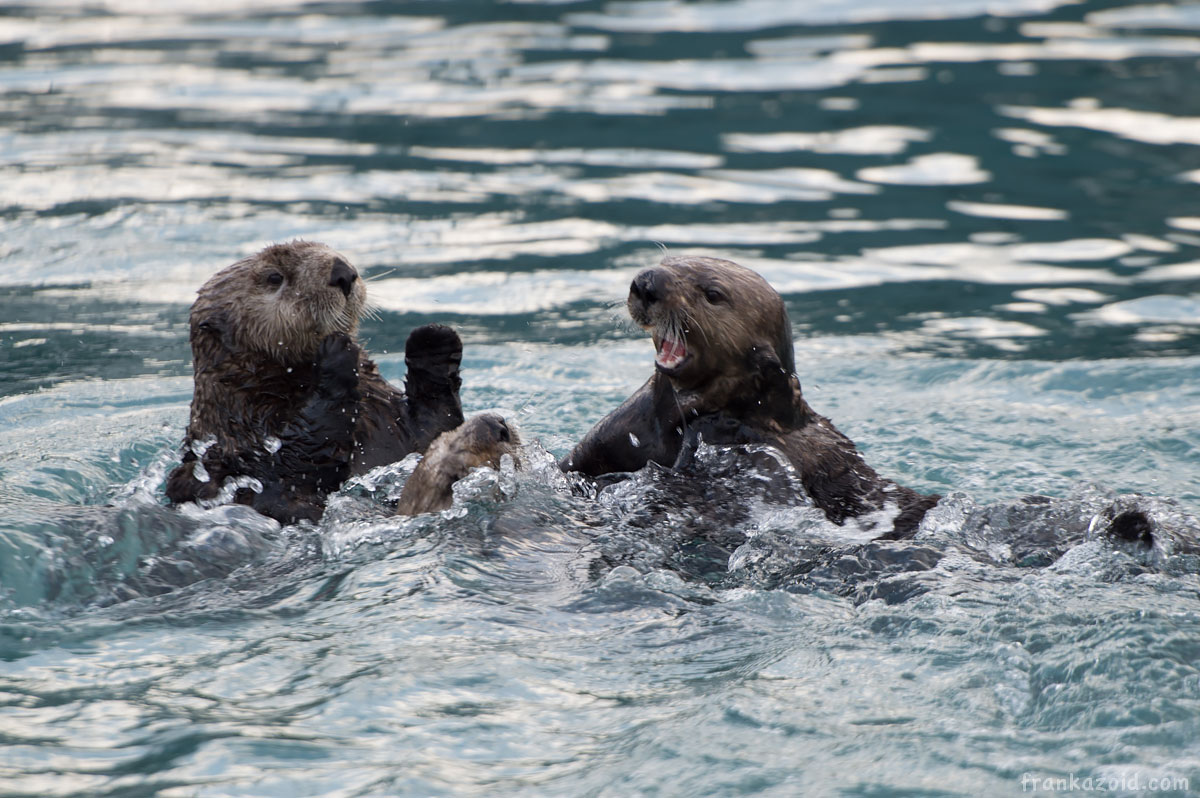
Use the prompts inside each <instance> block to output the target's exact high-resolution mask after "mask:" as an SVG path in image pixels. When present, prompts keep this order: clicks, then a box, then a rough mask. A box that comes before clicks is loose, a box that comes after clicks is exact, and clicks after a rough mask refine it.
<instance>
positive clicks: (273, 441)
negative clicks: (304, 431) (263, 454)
mask: <svg viewBox="0 0 1200 798" xmlns="http://www.w3.org/2000/svg"><path fill="white" fill-rule="evenodd" d="M281 446H283V441H281V440H279V439H278V438H276V437H275V436H274V435H268V436H267V437H266V438H265V439H264V440H263V448H264V449H266V450H267V454H275V452H277V451H279V448H280V447H281Z"/></svg>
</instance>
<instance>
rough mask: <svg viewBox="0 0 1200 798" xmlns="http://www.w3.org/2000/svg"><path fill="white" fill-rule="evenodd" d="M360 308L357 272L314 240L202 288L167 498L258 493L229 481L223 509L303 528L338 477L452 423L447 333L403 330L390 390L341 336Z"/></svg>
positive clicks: (259, 258)
mask: <svg viewBox="0 0 1200 798" xmlns="http://www.w3.org/2000/svg"><path fill="white" fill-rule="evenodd" d="M338 276H340V279H341V282H340V283H339V284H336V285H335V284H334V282H333V280H334V279H335V278H338ZM365 309H366V293H365V288H364V287H363V283H362V280H361V279H359V278H358V275H357V272H355V271H354V270H353V267H352V266H350V265H349V263H348V262H347V261H346V260H345V259H344V258H342V256H340V255H339V254H338V253H336V252H334V251H333V250H332V249H330V248H329V247H326V246H325V245H323V244H319V243H315V242H304V241H295V242H291V243H288V244H279V245H275V246H271V247H267V248H266V249H264V250H263V251H261V252H259V253H258V254H256V255H254V256H252V257H249V258H245V259H243V260H240V261H238V262H237V263H234V264H233V265H232V266H229V267H227V268H226V269H224V270H222V271H221V272H218V273H217V274H216V275H214V276H213V277H212V279H210V280H209V281H208V282H207V283H205V285H204V286H203V287H202V288H201V289H200V291H199V294H198V296H197V299H196V301H195V303H194V304H193V306H192V312H191V343H192V357H193V364H194V370H195V389H194V395H193V398H192V406H191V418H190V421H189V423H188V429H187V432H186V435H185V437H184V441H183V462H182V464H181V465H180V466H179V467H177V468H176V469H175V470H174V471H173V472H172V473H171V474H170V476H169V477H168V479H167V489H166V492H167V497H168V498H169V499H170V500H171V501H172V502H174V503H180V502H186V501H195V500H197V499H213V498H215V497H216V496H217V495H218V494H219V493H220V490H221V488H222V486H224V485H225V483H226V480H227V479H229V478H231V477H250V478H253V479H255V480H257V481H258V482H259V483H261V487H262V490H261V492H259V491H256V490H254V489H253V488H252V487H250V486H242V487H240V488H238V489H237V490H236V492H235V494H234V499H235V500H236V501H238V502H240V503H243V504H248V505H251V506H253V507H254V508H255V509H257V510H258V511H259V512H262V513H264V514H265V515H269V516H271V517H273V518H275V519H277V520H279V521H281V522H285V523H286V522H293V521H296V520H301V519H310V520H314V519H316V518H319V517H320V515H321V512H322V510H323V507H324V500H325V496H326V494H328V493H329V492H330V491H333V490H336V489H337V488H338V486H340V485H341V483H342V482H343V481H344V480H345V479H346V478H348V477H349V476H351V475H354V474H360V473H363V472H365V471H367V470H369V469H371V468H374V467H375V466H378V465H382V464H384V463H389V462H393V461H395V460H399V459H402V458H403V457H404V456H405V455H407V454H409V453H410V452H413V451H423V450H424V449H425V448H426V447H427V446H428V445H429V443H430V442H431V441H432V440H433V439H434V438H435V437H436V436H437V435H438V434H440V433H441V432H443V431H445V430H448V429H453V428H454V427H456V426H458V425H459V424H461V423H462V418H463V417H462V407H461V404H460V402H459V397H458V390H459V385H460V379H459V376H458V367H459V362H460V360H461V358H462V343H461V341H460V340H459V338H458V335H457V334H456V333H455V332H454V331H453V330H451V329H449V328H447V327H443V326H441V325H427V326H425V327H420V328H418V329H416V330H414V331H413V332H412V334H411V335H410V336H409V339H408V342H407V344H406V346H405V363H406V364H407V366H408V373H407V376H406V378H405V387H406V389H407V393H404V392H401V391H399V390H397V389H395V388H393V387H392V386H391V385H389V384H388V383H387V381H386V380H384V379H383V378H382V377H381V376H380V374H379V371H378V369H377V368H376V366H375V364H374V363H373V362H372V361H371V360H370V358H369V357H368V356H367V354H366V352H365V351H363V349H362V348H361V347H360V346H359V344H358V343H357V341H356V340H355V334H356V332H357V329H358V320H359V317H360V316H361V315H362V313H363V312H364V311H365ZM201 464H202V466H203V468H198V467H197V466H198V465H201ZM205 474H206V475H207V479H205V478H204V476H205Z"/></svg>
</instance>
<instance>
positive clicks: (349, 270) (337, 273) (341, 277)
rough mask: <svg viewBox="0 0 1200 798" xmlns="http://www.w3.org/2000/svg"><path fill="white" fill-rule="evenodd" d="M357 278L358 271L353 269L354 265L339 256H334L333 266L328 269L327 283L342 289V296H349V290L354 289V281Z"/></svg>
mask: <svg viewBox="0 0 1200 798" xmlns="http://www.w3.org/2000/svg"><path fill="white" fill-rule="evenodd" d="M357 279H358V272H356V271H354V267H353V266H351V265H350V264H349V263H346V261H344V260H342V259H341V258H336V259H335V260H334V261H333V268H332V269H330V270H329V284H330V285H331V286H333V287H334V288H340V289H342V294H343V295H344V296H350V292H351V291H352V290H354V281H355V280H357Z"/></svg>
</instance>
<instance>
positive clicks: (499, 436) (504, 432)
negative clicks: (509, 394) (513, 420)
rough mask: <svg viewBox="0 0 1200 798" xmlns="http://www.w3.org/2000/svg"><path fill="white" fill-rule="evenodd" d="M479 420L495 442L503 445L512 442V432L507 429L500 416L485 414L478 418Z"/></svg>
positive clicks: (506, 423) (505, 422)
mask: <svg viewBox="0 0 1200 798" xmlns="http://www.w3.org/2000/svg"><path fill="white" fill-rule="evenodd" d="M480 420H481V421H482V422H483V424H484V426H485V427H486V428H487V431H488V432H489V433H491V435H492V437H493V438H495V439H496V440H498V441H502V442H504V443H508V442H509V441H511V440H512V431H511V430H509V428H508V422H507V421H505V420H504V419H503V418H501V417H500V416H497V415H495V414H493V413H485V414H484V415H482V416H480Z"/></svg>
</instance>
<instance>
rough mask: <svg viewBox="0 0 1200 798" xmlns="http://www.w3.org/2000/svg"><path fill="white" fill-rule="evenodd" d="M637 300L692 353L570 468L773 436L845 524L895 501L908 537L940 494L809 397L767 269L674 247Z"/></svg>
mask: <svg viewBox="0 0 1200 798" xmlns="http://www.w3.org/2000/svg"><path fill="white" fill-rule="evenodd" d="M639 281H641V282H639ZM650 294H652V295H653V298H652V299H648V298H647V297H648V295H650ZM628 307H629V312H630V316H631V317H632V318H633V320H634V321H635V322H636V323H637V324H639V325H640V326H642V327H643V328H645V329H647V330H649V331H650V332H651V335H652V337H653V339H654V344H655V348H656V349H659V348H660V347H661V342H662V340H663V338H664V337H675V338H680V339H682V340H685V341H686V344H687V349H688V353H689V357H688V359H687V360H686V361H685V362H683V363H682V364H680V365H679V366H678V367H676V368H673V369H666V368H664V367H663V366H662V365H661V363H656V370H655V372H654V374H653V375H652V376H651V377H650V379H649V380H647V381H646V383H645V384H644V385H643V386H642V387H641V388H639V389H638V390H637V392H636V393H634V394H633V396H631V397H629V399H627V400H626V401H625V402H624V403H623V404H622V405H621V406H620V407H618V408H617V409H616V410H614V411H613V412H612V413H610V414H609V415H608V416H606V417H605V418H604V419H602V420H601V421H600V422H599V423H598V424H597V425H596V426H595V427H594V428H593V429H592V430H591V431H590V432H588V434H587V435H586V436H585V437H584V439H583V440H582V441H581V442H580V443H579V444H578V445H577V446H576V447H575V448H574V449H573V450H572V451H571V452H570V454H568V455H567V456H566V457H565V458H563V460H562V462H561V463H560V464H559V465H560V467H561V468H562V469H563V470H565V471H578V472H581V473H583V474H586V475H588V476H591V477H599V476H601V475H604V474H612V473H615V472H628V471H636V470H638V469H640V468H642V467H643V466H645V465H646V463H648V462H650V461H653V462H656V463H659V464H660V465H665V466H672V467H675V468H677V469H686V468H688V467H689V466H690V462H691V454H692V452H694V450H695V447H696V446H697V445H699V443H700V442H706V443H713V444H749V443H766V444H769V445H771V446H773V447H776V448H778V449H779V450H780V451H782V452H783V453H784V454H785V455H786V456H787V458H788V460H789V461H790V462H791V463H792V465H793V466H794V467H795V468H796V470H797V472H798V474H799V477H800V480H801V482H802V484H803V485H804V488H805V490H806V492H807V493H808V494H809V496H810V497H811V498H812V500H813V502H814V503H815V504H816V505H817V506H818V507H820V508H821V510H823V511H824V513H825V515H826V517H827V518H829V520H830V521H833V522H834V523H836V524H842V523H844V522H845V521H846V520H847V519H850V518H854V517H857V516H860V515H864V514H866V513H870V512H873V511H876V510H879V509H881V508H883V506H884V505H885V504H895V505H896V506H898V508H899V513H898V514H897V516H896V517H895V519H894V521H893V527H892V529H891V530H890V531H888V532H887V533H886V534H885V537H889V538H902V537H907V536H909V535H911V534H912V533H913V532H914V531H915V530H916V527H917V524H919V523H920V520H921V518H922V517H923V516H924V514H925V512H926V511H927V510H928V509H929V508H930V507H932V506H933V505H934V504H936V503H937V501H938V498H939V497H938V496H926V495H922V494H918V493H917V492H915V491H913V490H911V489H909V488H905V487H902V486H900V485H897V484H896V483H894V482H891V481H890V480H887V479H884V478H883V477H880V476H879V475H878V474H877V473H876V472H875V471H874V469H872V468H871V467H870V466H869V465H867V463H866V462H865V461H864V460H863V459H862V456H861V455H860V454H859V453H858V449H857V448H856V447H855V445H854V442H853V441H851V440H850V439H849V438H847V437H846V436H845V435H843V434H842V433H841V432H839V431H838V430H837V428H836V427H834V425H833V423H832V422H830V421H829V419H827V418H825V417H823V416H821V415H819V414H817V413H816V412H814V411H813V409H812V408H811V407H809V405H808V403H807V402H806V401H805V400H804V397H803V395H802V394H801V390H800V381H799V379H798V378H797V376H796V374H795V361H794V354H793V349H792V339H791V324H790V322H789V320H788V317H787V311H786V309H785V308H784V305H783V300H782V299H781V298H780V296H779V294H778V293H777V292H776V291H775V290H774V289H773V288H771V286H770V285H769V284H768V283H767V282H766V280H764V279H763V278H762V277H761V276H760V275H758V274H757V273H755V272H753V271H751V270H749V269H746V268H744V267H742V266H739V265H737V264H736V263H733V262H731V261H726V260H719V259H717V258H702V257H697V258H680V257H667V258H664V259H663V261H662V263H661V264H660V265H659V266H657V267H654V268H652V269H648V270H646V271H644V272H642V273H641V274H639V275H638V277H637V278H635V280H634V284H633V286H631V291H630V296H629V300H628ZM635 441H636V443H635Z"/></svg>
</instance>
